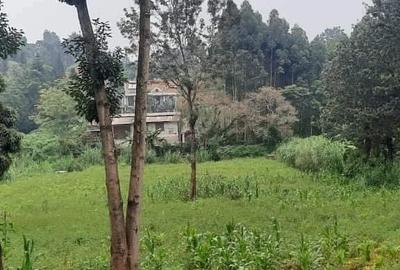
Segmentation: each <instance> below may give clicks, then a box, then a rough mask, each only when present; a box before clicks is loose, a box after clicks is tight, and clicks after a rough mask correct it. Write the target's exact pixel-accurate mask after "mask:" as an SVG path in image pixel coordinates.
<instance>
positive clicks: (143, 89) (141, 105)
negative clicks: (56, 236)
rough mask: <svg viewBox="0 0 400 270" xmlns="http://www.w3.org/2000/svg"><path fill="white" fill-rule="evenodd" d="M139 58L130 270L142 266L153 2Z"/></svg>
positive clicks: (143, 10)
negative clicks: (140, 251) (142, 223)
mask: <svg viewBox="0 0 400 270" xmlns="http://www.w3.org/2000/svg"><path fill="white" fill-rule="evenodd" d="M139 5H140V20H139V36H140V38H139V57H138V74H137V84H136V85H137V87H136V101H135V122H134V132H133V144H132V168H131V178H130V186H129V195H128V207H127V214H126V233H127V241H128V264H129V269H130V270H138V269H139V267H140V264H139V248H140V245H139V225H140V209H141V186H142V182H143V174H144V160H145V154H146V134H147V133H146V132H147V128H146V112H147V109H146V106H147V105H146V104H147V84H148V79H149V63H150V42H151V29H150V12H151V3H150V0H141V1H139Z"/></svg>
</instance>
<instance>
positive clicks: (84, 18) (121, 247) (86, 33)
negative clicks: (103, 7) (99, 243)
mask: <svg viewBox="0 0 400 270" xmlns="http://www.w3.org/2000/svg"><path fill="white" fill-rule="evenodd" d="M75 6H76V8H77V11H78V17H79V22H80V26H81V31H82V35H83V38H84V39H85V41H86V54H87V59H88V63H89V65H90V72H91V75H92V77H93V78H94V79H95V78H96V66H95V65H96V50H97V49H96V39H95V36H94V32H93V28H92V24H91V20H90V16H89V11H88V8H87V3H86V0H82V1H79V2H78V3H76V4H75ZM95 101H96V107H97V116H98V119H99V126H100V137H101V143H102V150H103V158H104V164H105V174H106V188H107V198H108V209H109V217H110V226H111V250H110V251H111V269H112V270H127V269H128V264H127V255H128V252H127V251H128V249H127V242H126V230H125V218H124V211H123V201H122V196H121V190H120V183H119V175H118V162H117V156H116V148H115V143H114V134H113V131H112V119H111V113H110V104H109V102H108V100H107V95H106V92H105V87H104V82H103V81H101V82H98V89H97V91H96V94H95Z"/></svg>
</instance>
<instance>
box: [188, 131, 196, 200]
mask: <svg viewBox="0 0 400 270" xmlns="http://www.w3.org/2000/svg"><path fill="white" fill-rule="evenodd" d="M190 134H191V142H190V167H191V170H192V173H191V177H190V180H191V183H192V189H191V192H190V199H192V200H193V201H194V200H196V197H197V155H196V152H197V147H196V129H195V126H194V125H193V124H190Z"/></svg>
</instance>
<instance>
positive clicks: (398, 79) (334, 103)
mask: <svg viewBox="0 0 400 270" xmlns="http://www.w3.org/2000/svg"><path fill="white" fill-rule="evenodd" d="M399 16H400V3H399V2H398V1H391V0H386V1H374V5H373V6H372V7H370V9H369V11H368V13H367V15H366V16H365V17H364V18H363V19H362V21H361V22H360V23H359V24H358V25H357V26H356V27H355V28H354V31H353V33H352V34H351V37H350V39H349V40H346V41H344V42H343V43H342V44H341V45H340V46H339V48H338V51H337V53H336V55H335V57H334V58H333V60H332V62H331V64H330V65H329V67H328V68H327V70H326V75H325V88H326V91H325V93H326V95H327V97H328V103H327V104H326V106H325V107H324V111H323V127H324V131H325V132H327V133H328V134H330V135H336V136H337V135H340V136H342V137H344V138H347V139H349V140H352V141H354V142H355V143H357V144H358V145H359V146H360V147H363V149H364V152H365V154H366V157H367V158H369V157H370V156H371V155H372V154H373V153H375V155H377V156H378V155H381V154H384V155H385V157H386V159H387V160H392V159H393V158H394V154H395V138H396V137H398V130H399V128H400V125H399V123H400V109H399V108H400V88H399V85H400V76H399V74H400V66H399V64H398V63H399V61H400V49H399V47H398V46H397V44H398V41H399V40H400V35H399V33H400V31H399V30H400V28H399V26H400V20H399Z"/></svg>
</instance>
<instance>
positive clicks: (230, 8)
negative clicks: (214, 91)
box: [210, 0, 267, 101]
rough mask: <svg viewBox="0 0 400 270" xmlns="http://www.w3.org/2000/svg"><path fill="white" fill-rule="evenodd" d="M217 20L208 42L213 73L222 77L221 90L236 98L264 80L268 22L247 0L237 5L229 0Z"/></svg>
mask: <svg viewBox="0 0 400 270" xmlns="http://www.w3.org/2000/svg"><path fill="white" fill-rule="evenodd" d="M217 22H218V31H217V33H216V37H215V39H214V40H213V41H212V44H210V45H211V57H212V59H213V63H214V66H215V67H214V70H215V72H213V73H214V74H217V75H218V76H219V77H221V78H223V80H224V87H223V90H224V92H225V93H226V94H229V95H231V96H232V97H233V100H235V101H239V100H241V99H243V98H244V97H245V95H246V93H247V92H252V91H255V90H256V89H258V88H259V87H261V86H263V85H265V84H266V82H267V72H266V71H265V69H264V63H263V61H264V59H263V58H264V54H263V51H262V44H263V40H264V38H265V35H266V32H267V26H266V24H265V23H264V22H263V21H262V16H261V15H260V14H259V13H257V12H254V10H253V9H252V7H251V5H250V3H249V2H248V1H244V2H243V4H242V6H241V8H240V9H239V8H238V7H237V5H236V4H235V3H234V1H232V0H228V1H227V3H226V5H225V8H224V9H223V10H222V14H220V16H219V19H218V20H217Z"/></svg>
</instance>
